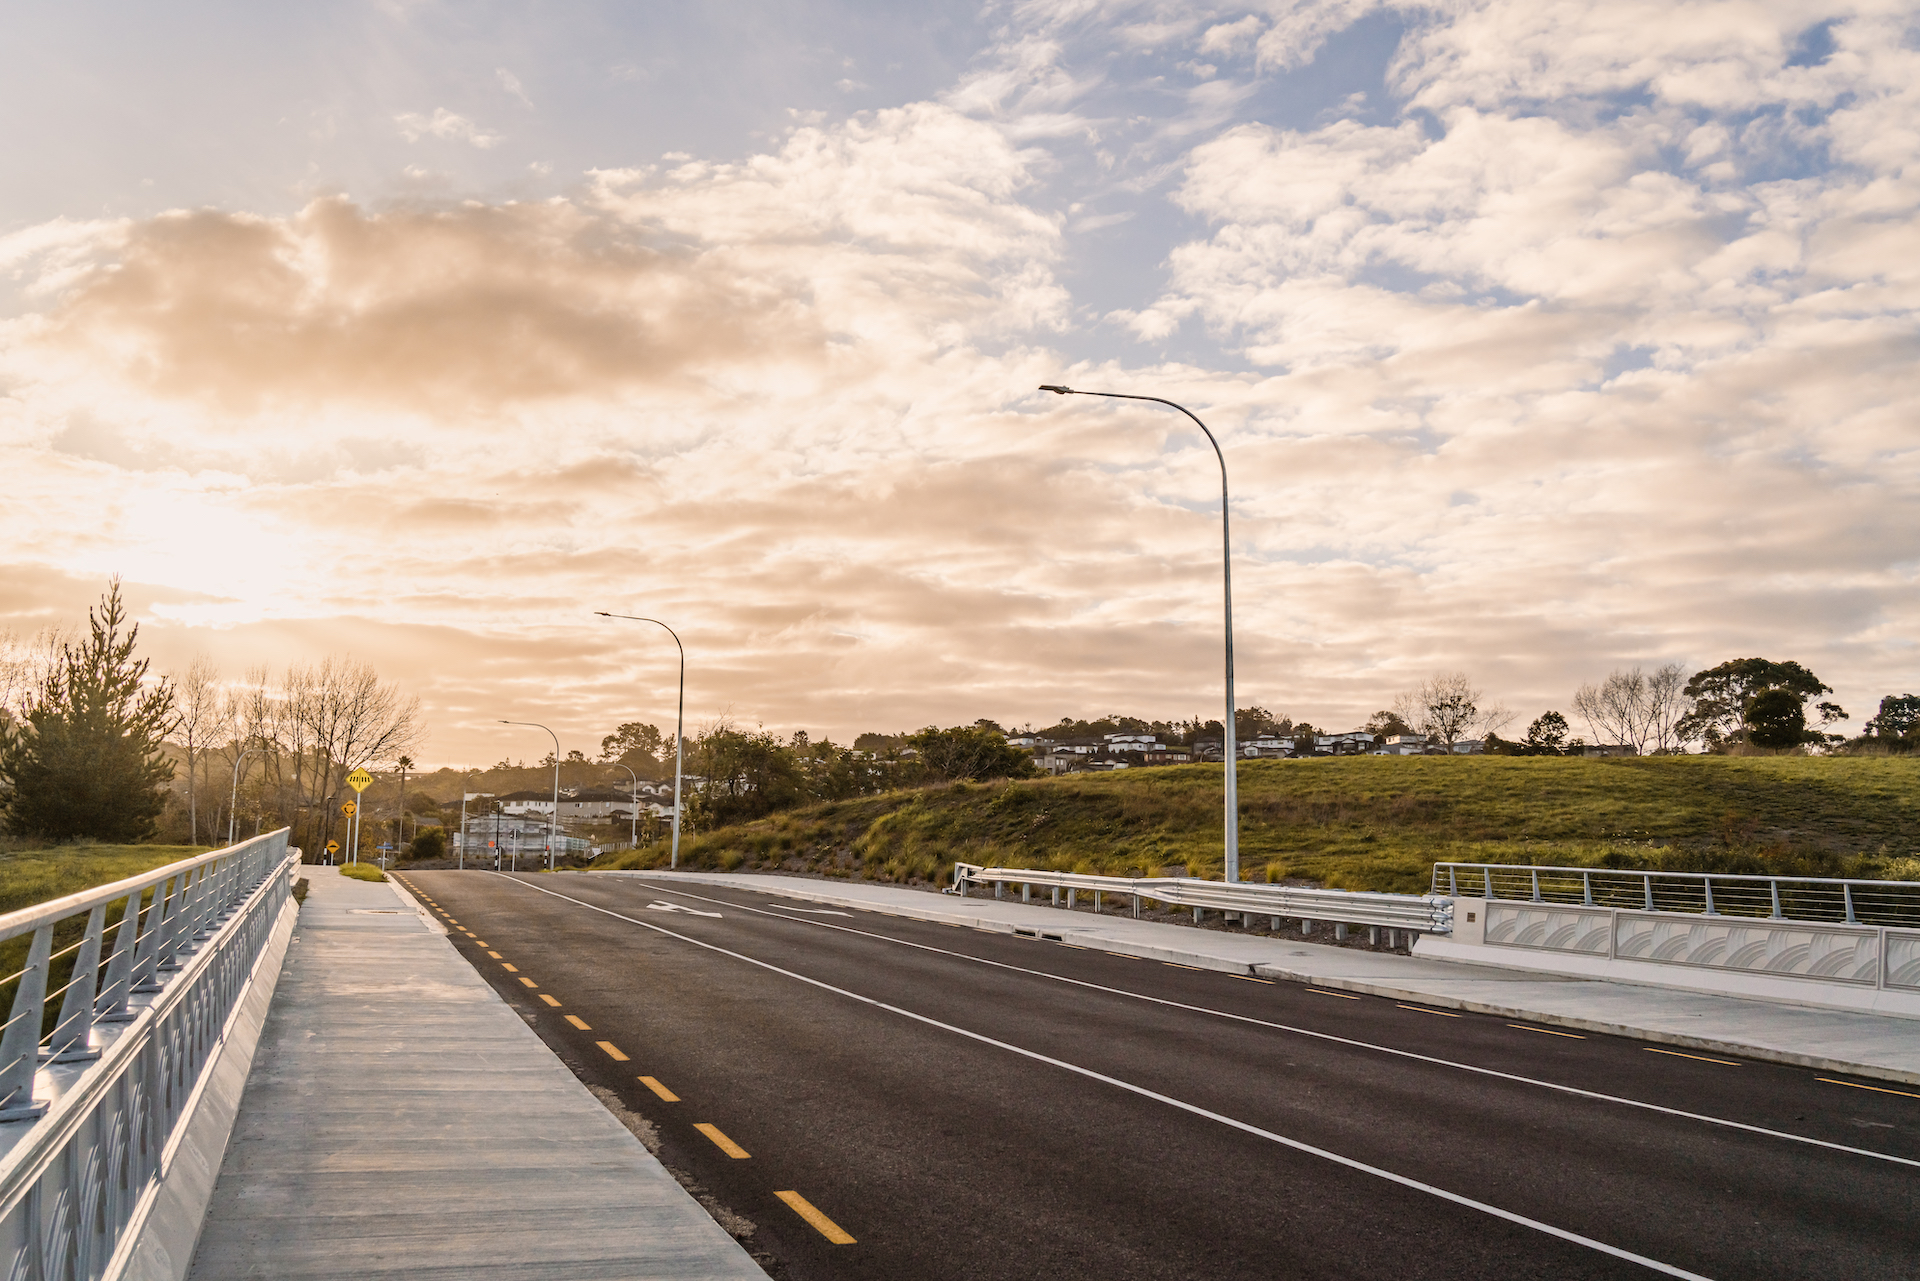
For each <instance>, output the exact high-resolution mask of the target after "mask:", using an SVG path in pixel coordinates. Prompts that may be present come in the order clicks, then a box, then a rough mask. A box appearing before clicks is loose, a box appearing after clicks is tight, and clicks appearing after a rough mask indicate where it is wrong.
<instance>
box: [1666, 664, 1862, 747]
mask: <svg viewBox="0 0 1920 1281" xmlns="http://www.w3.org/2000/svg"><path fill="white" fill-rule="evenodd" d="M1768 689H1779V690H1785V691H1786V692H1787V693H1789V694H1791V695H1792V696H1793V697H1794V699H1795V700H1796V701H1797V702H1798V704H1799V706H1800V708H1801V712H1802V719H1803V720H1804V717H1805V709H1806V705H1807V700H1809V699H1813V698H1818V697H1819V696H1820V695H1822V694H1831V693H1833V689H1832V687H1830V686H1828V685H1826V684H1824V683H1823V682H1822V681H1821V680H1820V678H1819V677H1818V676H1815V675H1814V674H1813V673H1812V672H1810V671H1808V670H1807V669H1806V668H1804V667H1802V666H1801V665H1800V664H1798V663H1794V662H1786V663H1776V662H1774V661H1773V660H1771V659H1766V658H1735V659H1729V660H1728V661H1727V662H1724V663H1722V664H1720V665H1719V666H1718V667H1709V668H1708V669H1707V670H1705V671H1703V672H1695V673H1694V674H1693V675H1692V676H1691V677H1689V678H1688V680H1687V685H1686V688H1685V690H1683V691H1682V693H1684V694H1685V696H1686V697H1688V698H1691V699H1692V700H1693V710H1692V711H1690V712H1688V713H1687V714H1686V715H1685V716H1683V717H1681V718H1680V722H1679V724H1678V725H1677V726H1676V727H1675V731H1676V733H1677V734H1678V736H1679V738H1680V739H1681V741H1683V742H1691V741H1692V740H1694V739H1699V740H1700V741H1701V742H1702V743H1704V744H1705V745H1706V748H1707V750H1708V751H1710V752H1712V751H1720V750H1723V749H1724V748H1725V747H1726V746H1727V745H1729V744H1731V743H1737V742H1741V741H1743V740H1746V739H1747V737H1748V736H1747V730H1746V713H1747V707H1748V705H1749V703H1751V702H1752V700H1753V697H1754V695H1756V694H1758V693H1760V692H1761V691H1762V690H1768ZM1816 710H1817V711H1818V712H1819V713H1820V723H1821V724H1822V725H1831V724H1832V723H1833V722H1835V721H1843V720H1846V719H1847V714H1846V712H1845V711H1843V710H1842V709H1841V708H1840V707H1839V706H1838V705H1837V704H1834V703H1821V704H1819V705H1818V706H1817V708H1816ZM1826 739H1827V735H1825V734H1823V733H1821V732H1820V731H1818V730H1806V729H1804V727H1803V736H1802V738H1801V740H1800V741H1802V742H1814V741H1818V742H1825V741H1826Z"/></svg>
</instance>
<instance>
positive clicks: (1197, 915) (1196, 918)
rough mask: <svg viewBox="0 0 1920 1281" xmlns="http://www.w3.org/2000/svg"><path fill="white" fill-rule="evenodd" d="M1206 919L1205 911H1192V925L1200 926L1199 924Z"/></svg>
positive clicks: (1197, 909)
mask: <svg viewBox="0 0 1920 1281" xmlns="http://www.w3.org/2000/svg"><path fill="white" fill-rule="evenodd" d="M1206 919H1207V914H1206V912H1205V911H1203V910H1202V909H1200V908H1197V907H1196V908H1194V909H1193V923H1194V924H1195V925H1198V924H1200V922H1202V921H1204V920H1206Z"/></svg>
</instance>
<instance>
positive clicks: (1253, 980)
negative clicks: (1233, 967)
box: [1230, 974, 1273, 987]
mask: <svg viewBox="0 0 1920 1281" xmlns="http://www.w3.org/2000/svg"><path fill="white" fill-rule="evenodd" d="M1230 977H1232V978H1236V979H1245V980H1246V981H1247V982H1249V983H1265V984H1266V985H1267V986H1268V987H1272V986H1273V980H1272V979H1257V978H1255V977H1253V975H1251V974H1235V975H1232V976H1230Z"/></svg>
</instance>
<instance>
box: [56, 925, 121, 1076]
mask: <svg viewBox="0 0 1920 1281" xmlns="http://www.w3.org/2000/svg"><path fill="white" fill-rule="evenodd" d="M106 924H107V905H106V904H105V903H96V904H94V907H93V910H92V911H91V912H88V913H87V932H86V935H85V936H84V937H83V938H82V939H81V940H80V950H79V951H78V952H77V953H75V954H74V958H73V974H72V975H71V976H70V977H69V978H68V979H67V995H66V999H65V1000H63V1001H61V1002H60V1021H59V1022H58V1023H56V1024H54V1026H53V1040H52V1043H51V1045H49V1047H48V1048H49V1049H51V1050H52V1051H53V1061H54V1062H55V1063H80V1062H83V1061H85V1060H87V1059H97V1058H99V1057H100V1051H98V1050H96V1049H94V1048H93V997H94V984H96V983H98V982H99V981H100V931H101V930H103V929H105V928H106Z"/></svg>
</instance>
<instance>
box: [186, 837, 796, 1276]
mask: <svg viewBox="0 0 1920 1281" xmlns="http://www.w3.org/2000/svg"><path fill="white" fill-rule="evenodd" d="M301 870H302V872H303V873H304V874H305V875H306V877H307V878H308V880H309V881H310V882H311V888H310V889H309V891H308V894H307V900H306V903H305V905H304V906H303V907H302V909H301V912H300V918H299V922H298V924H297V926H296V927H295V930H294V937H293V942H292V944H291V945H290V946H289V948H288V950H287V958H286V963H285V966H284V968H283V970H282V972H281V976H280V986H279V990H278V992H277V993H276V995H275V999H274V1002H273V1006H272V1009H271V1011H270V1012H269V1014H268V1016H267V1022H266V1028H265V1030H264V1032H263V1033H262V1035H261V1038H260V1046H259V1050H258V1052H257V1054H256V1056H255V1058H254V1063H253V1071H252V1074H251V1075H250V1076H249V1077H248V1079H247V1087H246V1093H245V1095H244V1096H243V1097H242V1099H241V1103H240V1112H239V1117H238V1120H237V1121H236V1122H235V1124H234V1128H233V1137H232V1140H231V1142H230V1143H229V1145H228V1147H227V1153H226V1158H225V1160H224V1161H223V1162H222V1164H221V1167H220V1178H219V1181H218V1183H217V1184H216V1185H215V1187H214V1192H213V1202H212V1205H211V1206H210V1207H209V1209H208V1212H207V1219H206V1224H205V1226H204V1228H203V1229H202V1231H201V1235H200V1242H199V1245H198V1247H197V1248H196V1250H195V1252H194V1259H193V1266H192V1270H191V1271H190V1272H189V1274H188V1276H189V1278H190V1279H191V1281H226V1278H235V1277H274V1278H302V1277H330V1278H331V1277H379V1278H407V1279H409V1281H412V1279H415V1278H449V1279H451V1278H481V1279H485V1278H506V1277H513V1278H556V1279H557V1278H600V1277H606V1278H613V1277H618V1278H703V1279H705V1278H715V1279H718V1278H728V1279H731V1278H759V1279H762V1281H764V1278H765V1276H766V1274H765V1273H764V1272H762V1271H761V1270H760V1268H759V1267H758V1266H757V1265H756V1264H755V1263H754V1262H753V1260H752V1259H751V1258H749V1257H748V1255H747V1253H746V1252H745V1251H744V1250H742V1249H741V1248H740V1246H739V1245H738V1244H737V1243H736V1242H735V1241H734V1240H733V1238H732V1237H730V1236H728V1235H727V1234H726V1233H725V1232H724V1231H722V1230H721V1228H720V1226H719V1225H718V1224H716V1223H715V1222H714V1221H713V1219H712V1218H711V1217H710V1216H709V1215H708V1214H707V1212H706V1211H705V1210H703V1209H701V1208H700V1206H699V1204H698V1203H697V1202H695V1201H694V1199H693V1198H692V1197H690V1196H689V1195H687V1193H686V1191H685V1190H684V1189H682V1188H681V1187H680V1185H679V1184H678V1183H676V1182H674V1180H673V1178H672V1176H671V1175H669V1174H668V1173H667V1172H666V1170H665V1169H663V1168H662V1167H661V1165H660V1163H659V1162H658V1161H656V1160H654V1158H653V1157H652V1156H651V1155H650V1154H649V1153H648V1152H647V1150H646V1149H645V1148H643V1147H642V1146H641V1145H640V1142H639V1140H637V1139H636V1138H634V1136H633V1135H632V1134H630V1133H629V1132H628V1131H627V1130H626V1129H625V1128H624V1127H623V1126H622V1125H621V1124H620V1122H619V1121H618V1120H616V1119H615V1118H614V1117H613V1115H612V1114H611V1113H609V1112H608V1111H607V1109H606V1108H604V1107H602V1106H601V1105H600V1103H599V1102H597V1101H596V1100H595V1099H594V1097H593V1096H592V1095H591V1094H589V1093H588V1092H587V1090H586V1087H585V1086H583V1085H581V1084H580V1082H579V1081H578V1080H577V1079H576V1078H575V1077H574V1076H573V1074H572V1073H571V1072H570V1071H568V1070H567V1068H566V1067H565V1066H564V1065H563V1064H562V1063H561V1062H560V1061H559V1060H558V1059H557V1058H555V1057H554V1056H553V1054H552V1052H551V1051H549V1050H548V1049H547V1047H546V1046H545V1045H543V1044H542V1043H541V1042H540V1040H539V1038H538V1037H536V1036H535V1035H534V1034H533V1032H532V1030H531V1029H529V1028H528V1027H527V1025H526V1024H525V1023H524V1022H523V1021H522V1020H521V1018H520V1016H519V1015H517V1014H515V1013H514V1012H513V1010H512V1009H511V1008H509V1007H508V1006H507V1005H506V1003H505V1002H503V1001H501V1000H500V998H499V997H498V996H496V995H495V994H494V992H493V990H492V989H491V988H489V987H488V986H487V985H486V983H485V982H484V981H482V979H481V978H480V976H479V975H478V974H476V973H475V972H474V970H473V967H472V966H471V965H469V964H468V963H467V962H466V961H465V960H463V959H462V958H461V957H460V955H459V954H458V953H457V952H455V951H454V949H453V947H452V945H451V944H450V943H449V942H448V941H447V939H446V938H445V933H446V930H445V927H444V926H439V925H436V924H433V923H431V922H430V921H428V920H427V919H426V914H425V913H424V912H422V911H420V910H419V909H418V908H417V907H416V906H415V905H413V904H412V903H411V902H410V901H406V900H403V898H402V896H401V895H400V893H399V892H398V891H397V890H396V889H395V887H393V886H392V885H391V884H377V883H376V884H368V883H366V882H362V881H353V880H348V879H346V878H344V877H342V876H339V875H338V874H337V873H336V872H335V871H334V869H332V868H326V867H308V868H303V869H301Z"/></svg>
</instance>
